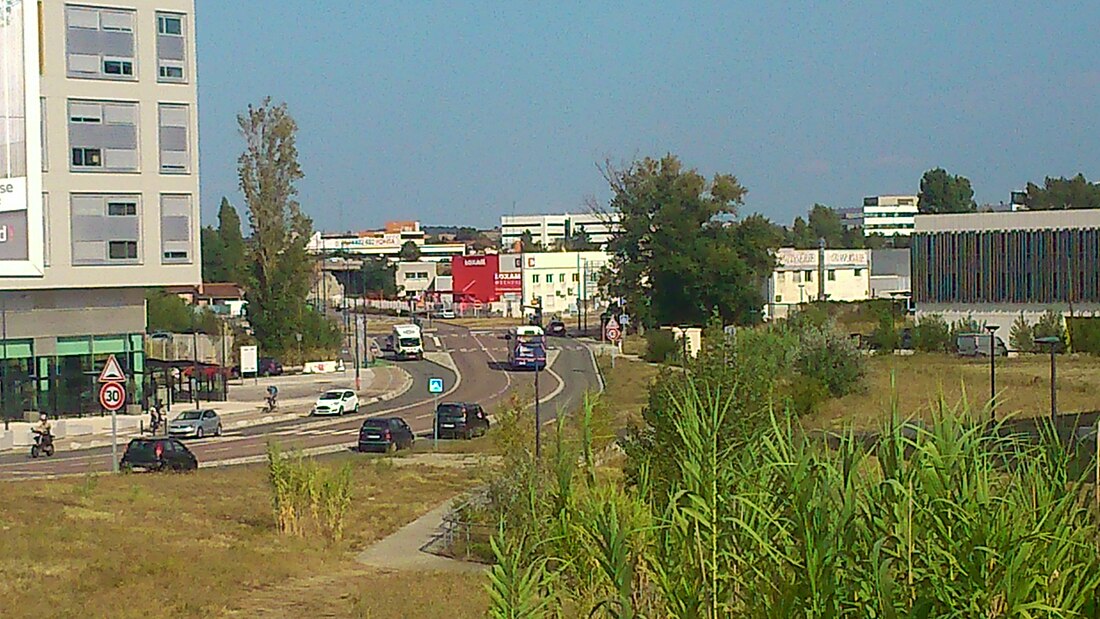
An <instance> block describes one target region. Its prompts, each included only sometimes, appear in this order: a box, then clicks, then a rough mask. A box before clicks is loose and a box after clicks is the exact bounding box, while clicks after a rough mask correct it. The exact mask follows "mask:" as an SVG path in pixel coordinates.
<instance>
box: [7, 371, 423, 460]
mask: <svg viewBox="0 0 1100 619" xmlns="http://www.w3.org/2000/svg"><path fill="white" fill-rule="evenodd" d="M360 379H361V383H362V386H363V387H362V389H360V391H359V402H360V406H367V405H370V404H374V403H376V402H380V401H384V400H390V399H393V398H396V397H398V396H400V395H402V394H404V393H405V392H406V391H408V390H409V389H410V388H412V377H411V376H410V375H409V373H408V372H406V371H404V370H402V369H401V368H398V367H396V366H379V367H375V368H368V369H365V370H362V371H361V376H360ZM347 381H348V376H347V375H346V374H343V373H334V374H316V375H309V376H308V377H307V378H306V379H302V378H301V377H281V380H279V381H278V383H280V384H279V385H278V386H279V390H280V398H279V408H278V409H277V410H276V411H275V412H270V413H269V412H267V411H266V410H265V402H264V399H263V395H260V396H259V398H258V399H257V398H256V396H257V394H260V393H264V392H265V390H266V385H267V384H270V383H273V382H276V381H274V380H271V379H263V381H261V384H260V385H258V386H254V389H253V388H248V385H232V384H231V385H230V398H231V399H230V400H229V401H226V402H200V404H199V406H200V408H202V409H212V410H215V411H217V412H218V415H219V416H220V417H221V419H222V428H223V431H225V432H231V431H233V430H239V429H241V428H247V427H250V426H256V425H263V424H269V423H276V422H279V421H285V420H288V419H294V418H298V417H301V416H303V415H305V414H308V412H309V410H310V408H311V407H312V406H313V404H314V402H315V401H316V399H317V396H318V394H319V393H320V392H322V391H325V390H327V389H330V388H334V387H339V388H346V387H350V386H351V385H346V384H345V383H346V382H347ZM249 382H251V381H249ZM242 387H244V388H242ZM288 387H289V388H288ZM253 391H255V392H256V393H252V392H253ZM286 392H290V394H293V395H294V396H296V397H283V393H286ZM242 396H243V397H242ZM238 398H239V399H238ZM192 407H193V405H191V404H190V403H185V402H180V403H178V404H177V405H176V406H174V407H172V410H171V412H169V414H168V417H169V419H171V418H172V417H174V416H175V415H177V414H178V413H179V412H181V411H183V410H189V409H191V408H192ZM51 424H52V425H53V431H54V437H55V443H54V444H55V445H56V446H57V449H58V450H65V451H72V450H77V449H91V448H95V447H105V446H109V445H110V444H111V417H110V416H109V415H104V416H102V417H81V418H70V419H60V420H54V421H51ZM117 424H118V434H119V442H120V443H125V442H127V441H129V440H130V439H131V438H134V437H137V436H141V432H142V429H143V428H144V431H145V432H146V433H148V431H149V417H148V415H119V416H118V417H117ZM31 425H32V424H29V423H12V424H11V425H10V427H9V429H8V430H6V431H5V430H3V429H0V452H3V451H5V450H10V449H22V448H25V447H29V446H30V445H31V444H32V443H33V442H34V441H33V435H32V433H31V430H30V428H31Z"/></svg>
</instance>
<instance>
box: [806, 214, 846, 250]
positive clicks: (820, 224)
mask: <svg viewBox="0 0 1100 619" xmlns="http://www.w3.org/2000/svg"><path fill="white" fill-rule="evenodd" d="M809 220H810V233H811V234H812V235H813V238H814V240H815V241H817V240H819V239H825V246H826V247H844V223H843V222H841V221H840V213H837V212H836V210H834V209H832V208H829V207H827V206H825V205H824V204H815V205H814V206H813V208H812V209H810V217H809Z"/></svg>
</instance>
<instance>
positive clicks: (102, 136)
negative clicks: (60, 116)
mask: <svg viewBox="0 0 1100 619" xmlns="http://www.w3.org/2000/svg"><path fill="white" fill-rule="evenodd" d="M137 124H138V106H137V104H136V103H126V102H119V101H69V148H70V149H71V151H72V161H71V166H70V167H71V169H72V170H74V171H87V170H94V171H104V172H137V171H138V162H139V160H140V157H139V154H138V129H137Z"/></svg>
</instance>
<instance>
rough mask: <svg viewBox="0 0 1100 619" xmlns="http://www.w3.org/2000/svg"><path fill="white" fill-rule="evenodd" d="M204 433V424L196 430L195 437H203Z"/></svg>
mask: <svg viewBox="0 0 1100 619" xmlns="http://www.w3.org/2000/svg"><path fill="white" fill-rule="evenodd" d="M203 434H204V432H203V431H202V426H199V429H198V430H196V431H195V438H202V437H203Z"/></svg>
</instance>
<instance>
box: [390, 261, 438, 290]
mask: <svg viewBox="0 0 1100 619" xmlns="http://www.w3.org/2000/svg"><path fill="white" fill-rule="evenodd" d="M438 270H439V263H437V262H427V261H420V262H398V263H397V271H396V272H395V273H394V277H395V278H396V280H397V282H396V283H397V289H398V290H399V291H400V292H401V294H402V295H404V296H406V297H414V298H419V297H421V296H422V295H423V294H424V293H425V292H428V291H429V290H433V289H434V285H435V278H436V276H437V275H438Z"/></svg>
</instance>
